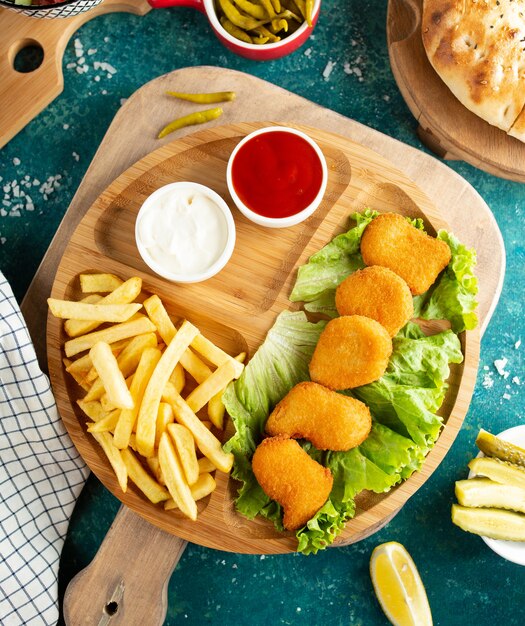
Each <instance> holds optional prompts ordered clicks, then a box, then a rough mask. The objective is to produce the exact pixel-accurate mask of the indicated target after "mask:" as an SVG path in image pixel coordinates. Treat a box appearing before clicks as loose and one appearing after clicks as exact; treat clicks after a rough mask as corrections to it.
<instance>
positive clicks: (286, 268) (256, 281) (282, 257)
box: [94, 138, 351, 314]
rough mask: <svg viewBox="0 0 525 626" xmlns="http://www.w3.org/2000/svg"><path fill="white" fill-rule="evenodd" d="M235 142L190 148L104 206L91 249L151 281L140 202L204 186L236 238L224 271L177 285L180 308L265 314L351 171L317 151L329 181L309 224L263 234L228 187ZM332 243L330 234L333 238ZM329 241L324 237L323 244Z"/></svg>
mask: <svg viewBox="0 0 525 626" xmlns="http://www.w3.org/2000/svg"><path fill="white" fill-rule="evenodd" d="M235 142H236V140H235V139H232V138H227V139H219V140H216V141H210V142H208V143H206V144H202V145H200V146H198V147H194V148H188V149H187V150H184V151H182V152H180V153H178V154H176V155H174V156H173V157H170V158H168V159H165V160H164V161H162V162H161V163H159V164H158V165H155V166H154V167H152V168H150V169H149V170H148V171H147V172H145V173H144V174H142V175H140V176H139V177H138V178H136V179H134V180H131V181H130V184H129V185H128V186H127V187H126V188H125V189H124V190H123V191H122V192H121V193H120V194H119V195H117V196H116V197H114V198H113V199H112V200H110V201H108V206H105V208H104V211H103V213H102V214H101V216H100V218H99V219H98V221H97V223H96V224H95V227H94V232H95V242H96V245H97V247H98V249H99V250H100V252H102V254H104V255H105V256H107V257H109V258H111V259H114V260H116V261H118V262H120V263H124V264H126V265H127V266H129V267H130V268H131V270H133V269H135V270H137V271H140V272H143V273H145V274H150V275H151V270H149V268H147V267H146V265H145V263H144V262H143V261H142V259H141V258H140V255H139V253H138V251H137V247H136V243H135V220H136V217H137V213H138V211H139V209H140V207H141V206H142V203H143V202H144V201H145V199H146V198H147V197H148V196H149V195H150V194H151V193H153V192H154V191H155V190H157V189H159V188H160V187H162V186H164V185H167V184H169V183H172V182H176V181H192V182H196V183H200V184H203V185H206V186H208V187H210V188H211V189H213V190H214V191H216V192H217V193H218V194H219V195H221V196H222V197H223V198H224V199H225V200H226V201H227V202H228V204H229V206H230V208H231V209H232V214H233V217H234V220H235V223H236V228H237V238H236V245H235V250H234V252H233V255H232V257H231V259H230V261H229V263H228V264H227V265H226V267H225V268H224V269H223V270H222V271H221V272H219V274H217V275H216V276H214V277H212V278H210V279H209V280H207V281H204V282H203V283H193V284H190V285H187V284H177V285H176V289H177V292H178V294H179V300H180V301H185V300H188V301H189V300H190V299H192V300H194V301H195V299H197V300H199V299H201V300H203V299H204V298H203V296H204V294H206V298H207V299H210V298H212V297H215V298H216V300H217V302H223V301H225V300H226V301H227V302H229V303H232V302H234V303H235V304H234V306H235V307H236V308H237V307H240V308H241V309H243V310H244V311H246V312H247V313H250V314H256V313H261V312H264V311H268V310H269V309H270V308H271V306H272V304H273V303H274V302H275V300H276V298H277V296H278V295H279V294H280V293H281V291H282V289H283V286H284V285H285V283H286V282H287V281H288V280H289V279H290V276H291V273H292V272H293V271H294V270H295V267H296V265H297V263H298V260H299V258H300V256H301V254H302V253H303V251H304V249H305V247H306V246H307V245H308V243H309V242H310V240H311V239H312V237H313V236H314V235H315V234H316V232H317V231H318V230H319V229H320V227H321V225H322V224H323V222H324V220H325V218H326V217H327V215H328V214H329V213H330V214H331V221H333V220H335V219H336V218H337V216H333V215H332V214H333V213H334V212H339V213H340V221H342V220H343V219H346V218H347V217H348V216H347V214H346V213H347V212H346V211H345V208H344V206H342V207H337V206H335V207H334V205H336V203H337V201H338V199H339V198H340V196H341V194H342V193H343V192H344V191H345V189H346V188H347V186H348V184H349V181H350V177H351V165H350V163H349V161H348V159H347V157H346V156H345V155H344V153H343V152H341V151H340V150H338V149H335V148H331V147H330V146H327V145H324V144H322V143H320V147H321V149H322V150H323V153H324V155H325V157H326V159H327V162H328V171H329V180H328V188H327V192H326V194H325V198H324V200H323V202H322V203H321V206H320V207H319V208H318V209H317V211H316V212H315V213H314V215H312V217H311V218H310V219H308V220H306V221H305V222H303V223H301V224H297V225H296V226H293V227H291V228H282V229H273V228H264V227H261V226H258V225H256V224H254V223H253V222H250V221H249V220H248V219H247V218H245V217H244V216H243V215H242V214H241V213H240V212H239V211H238V210H237V209H236V208H235V207H234V204H233V202H232V200H231V198H230V196H229V193H228V190H227V185H226V165H227V161H228V157H229V155H230V153H231V151H232V149H233V147H234V146H235ZM330 235H331V233H330ZM327 239H328V237H327Z"/></svg>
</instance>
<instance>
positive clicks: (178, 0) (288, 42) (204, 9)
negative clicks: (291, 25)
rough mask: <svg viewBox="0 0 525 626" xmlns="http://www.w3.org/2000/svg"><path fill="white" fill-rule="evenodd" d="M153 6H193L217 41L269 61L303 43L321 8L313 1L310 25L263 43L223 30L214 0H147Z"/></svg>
mask: <svg viewBox="0 0 525 626" xmlns="http://www.w3.org/2000/svg"><path fill="white" fill-rule="evenodd" d="M148 2H149V3H150V5H151V6H152V7H153V8H157V9H161V8H166V7H176V6H179V7H180V6H185V7H193V8H194V9H197V10H198V11H200V12H201V13H204V14H205V15H206V17H207V18H208V21H209V22H210V25H211V27H212V29H213V31H214V33H215V35H216V36H217V38H218V39H219V41H220V42H221V43H222V44H223V45H225V46H226V48H228V50H231V51H232V52H235V54H238V55H240V56H242V57H245V58H247V59H252V60H254V61H271V60H272V59H278V58H279V57H282V56H285V55H287V54H290V53H291V52H294V51H295V50H297V48H299V47H300V46H302V45H303V43H304V42H305V41H306V40H307V39H308V37H309V36H310V35H311V33H312V30H313V28H314V26H315V24H316V23H317V18H318V17H319V11H320V8H321V0H315V1H314V8H313V11H312V25H311V26H309V25H308V24H307V23H306V22H303V24H301V26H300V27H299V28H298V29H297V30H296V31H295V32H294V33H292V34H291V35H290V36H288V37H285V38H284V39H282V40H281V41H278V42H276V43H265V44H263V45H259V44H253V43H244V41H240V40H239V39H236V38H235V37H233V36H232V35H230V34H229V33H228V32H226V31H225V30H224V28H223V27H222V25H221V23H220V22H219V18H218V17H217V14H216V13H215V7H214V4H213V2H214V0H148Z"/></svg>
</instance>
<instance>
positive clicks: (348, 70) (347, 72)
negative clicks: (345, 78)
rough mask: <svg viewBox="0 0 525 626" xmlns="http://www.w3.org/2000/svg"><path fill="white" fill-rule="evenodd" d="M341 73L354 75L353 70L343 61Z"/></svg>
mask: <svg viewBox="0 0 525 626" xmlns="http://www.w3.org/2000/svg"><path fill="white" fill-rule="evenodd" d="M343 72H344V73H345V74H348V75H350V74H353V73H354V70H353V69H352V68H351V67H350V63H348V61H345V63H344V64H343Z"/></svg>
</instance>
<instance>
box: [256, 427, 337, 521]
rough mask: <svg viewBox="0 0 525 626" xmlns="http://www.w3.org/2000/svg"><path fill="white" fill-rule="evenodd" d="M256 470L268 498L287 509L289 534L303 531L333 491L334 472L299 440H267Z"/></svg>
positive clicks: (261, 445)
mask: <svg viewBox="0 0 525 626" xmlns="http://www.w3.org/2000/svg"><path fill="white" fill-rule="evenodd" d="M252 468H253V473H254V474H255V478H257V480H258V482H259V484H260V485H261V487H262V489H263V491H264V492H265V493H266V495H267V496H268V497H270V498H271V499H272V500H276V501H277V502H278V503H279V504H280V505H281V506H282V507H283V509H284V517H283V524H284V527H285V528H286V529H287V530H297V529H299V528H302V527H303V526H304V525H305V524H306V522H307V521H308V520H309V519H311V518H312V517H313V516H314V515H315V514H316V513H317V511H318V510H319V509H320V508H321V507H322V506H323V504H324V503H325V502H326V500H327V499H328V496H329V495H330V491H332V484H333V480H334V479H333V477H332V474H331V472H330V470H329V469H328V468H326V467H323V466H322V465H320V464H319V463H317V461H314V460H313V459H312V458H311V457H309V456H308V454H307V453H306V452H305V451H304V450H303V449H302V448H301V446H300V445H299V444H298V443H297V441H295V439H289V438H288V437H284V436H277V437H270V438H268V439H264V440H263V442H262V443H261V444H260V445H259V446H258V448H257V450H255V453H254V455H253V458H252Z"/></svg>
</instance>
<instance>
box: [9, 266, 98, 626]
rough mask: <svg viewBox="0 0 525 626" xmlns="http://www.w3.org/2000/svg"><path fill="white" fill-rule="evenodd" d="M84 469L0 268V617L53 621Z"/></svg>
mask: <svg viewBox="0 0 525 626" xmlns="http://www.w3.org/2000/svg"><path fill="white" fill-rule="evenodd" d="M87 475H88V469H87V468H86V466H85V465H84V463H83V461H82V459H81V458H80V456H79V455H78V453H77V451H76V449H75V448H74V446H73V444H72V443H71V440H70V439H69V436H68V434H67V432H66V430H65V428H64V426H63V424H62V421H61V419H60V416H59V415H58V412H57V409H56V405H55V400H54V398H53V394H52V393H51V388H50V385H49V381H48V379H47V377H46V376H45V375H44V374H43V373H42V372H41V371H40V369H39V367H38V362H37V359H36V355H35V351H34V349H33V345H32V343H31V339H30V337H29V334H28V332H27V328H26V326H25V322H24V319H23V317H22V314H21V313H20V309H19V308H18V305H17V303H16V300H15V298H14V296H13V293H12V291H11V288H10V287H9V284H8V283H7V281H6V279H5V278H4V276H3V274H2V273H1V272H0V623H1V624H2V626H15V625H19V624H24V625H25V624H31V625H37V624H38V625H41V624H45V625H52V624H56V622H57V620H58V584H57V579H58V563H59V559H60V553H61V551H62V546H63V544H64V538H65V535H66V531H67V527H68V523H69V518H70V516H71V513H72V511H73V507H74V504H75V502H76V499H77V497H78V495H79V493H80V490H81V489H82V487H83V485H84V482H85V480H86V478H87Z"/></svg>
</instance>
